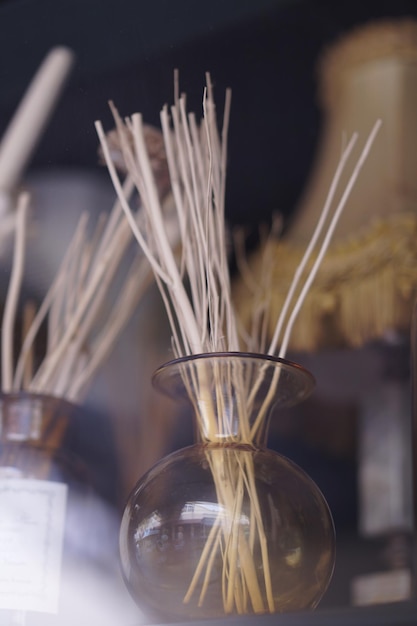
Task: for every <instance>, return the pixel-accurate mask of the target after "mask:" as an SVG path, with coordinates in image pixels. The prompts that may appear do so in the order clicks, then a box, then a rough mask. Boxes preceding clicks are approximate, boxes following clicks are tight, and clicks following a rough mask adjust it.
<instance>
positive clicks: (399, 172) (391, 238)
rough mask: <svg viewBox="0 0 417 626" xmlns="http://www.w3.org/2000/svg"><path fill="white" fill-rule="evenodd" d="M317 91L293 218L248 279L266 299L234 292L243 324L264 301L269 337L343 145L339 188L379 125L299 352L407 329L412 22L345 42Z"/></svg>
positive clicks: (416, 83) (299, 330)
mask: <svg viewBox="0 0 417 626" xmlns="http://www.w3.org/2000/svg"><path fill="white" fill-rule="evenodd" d="M319 93H320V101H321V105H322V107H323V127H322V133H321V138H320V141H319V148H318V153H317V155H316V159H315V162H314V164H313V169H312V172H311V175H310V179H309V181H308V182H307V185H306V188H305V191H304V193H303V194H302V197H301V201H300V204H299V206H298V207H296V211H295V214H294V215H295V216H294V219H293V220H292V223H291V224H290V225H289V227H288V229H287V230H286V232H285V234H284V235H282V237H280V238H279V239H276V240H273V241H272V242H271V241H270V242H269V243H268V244H265V245H268V246H270V248H269V255H270V256H269V257H268V258H269V264H268V270H267V271H265V263H264V261H263V259H264V258H265V250H263V249H259V250H258V251H257V252H256V254H255V255H254V256H253V258H252V259H251V260H250V264H251V268H252V272H253V275H252V276H253V278H254V279H255V280H254V281H252V282H253V284H257V285H258V286H259V285H260V284H262V285H263V293H261V292H260V291H259V289H258V290H255V291H254V290H252V291H251V290H250V289H248V288H247V285H246V284H243V281H242V282H240V283H237V284H236V286H235V298H236V306H237V309H238V310H239V312H240V314H241V316H242V320H243V322H244V323H245V324H246V325H248V324H249V320H250V319H251V316H252V310H253V309H252V307H253V303H254V301H255V300H256V299H259V298H261V299H262V298H264V297H265V298H266V297H268V299H269V303H268V315H269V319H270V320H271V328H270V331H271V333H272V331H273V326H274V324H275V323H276V320H277V318H278V315H279V313H280V311H281V308H282V305H283V301H284V298H285V295H286V293H287V290H288V287H289V284H290V281H291V279H292V277H293V275H294V272H295V270H296V267H297V265H298V263H299V261H300V259H301V257H302V255H303V254H304V251H305V249H306V246H307V244H308V241H309V239H310V237H311V235H312V233H313V230H314V228H315V225H316V223H317V221H318V219H319V215H320V213H321V210H322V207H323V205H324V202H325V199H326V196H327V193H328V190H329V187H330V183H331V180H332V177H333V175H334V172H335V169H336V167H337V164H338V161H339V158H340V155H341V151H342V147H343V142H344V141H346V138H348V137H350V136H351V135H352V133H353V132H355V131H357V132H358V133H359V141H358V142H357V147H355V149H354V152H353V153H352V155H351V160H350V163H351V166H350V167H348V172H347V174H346V176H345V177H344V178H342V181H341V184H340V189H341V190H343V189H344V186H345V183H346V182H347V179H348V176H349V175H350V173H351V171H352V168H353V166H354V164H355V163H356V161H357V158H358V156H359V152H360V150H361V149H362V147H363V144H364V142H365V140H366V138H367V136H368V135H369V132H370V130H371V128H372V127H373V125H374V124H375V122H376V120H377V119H378V118H380V119H381V120H382V127H381V129H380V131H379V133H378V135H377V138H376V140H375V143H374V144H373V147H372V149H371V152H370V155H369V157H368V159H367V161H366V163H365V165H364V167H363V169H362V170H361V172H360V175H359V178H358V180H357V182H356V185H355V187H354V189H353V192H352V193H351V195H350V197H349V200H348V203H347V205H346V208H345V210H344V213H343V215H342V218H341V220H340V222H339V224H338V226H337V229H336V232H335V234H334V237H333V239H332V244H331V246H330V248H329V250H328V252H327V254H326V256H325V259H324V261H323V263H322V265H321V267H320V270H319V272H318V275H317V277H316V279H315V281H314V283H313V286H312V288H311V290H310V292H309V294H308V296H307V299H306V301H305V304H304V306H303V308H302V311H301V313H300V315H299V317H298V319H297V323H296V326H295V327H294V331H293V333H292V340H291V345H290V349H292V350H303V351H304V350H308V351H310V350H311V351H312V350H315V349H319V348H324V347H345V346H350V347H359V346H362V345H363V344H364V343H365V342H368V341H370V340H375V339H380V338H383V337H385V336H386V335H387V334H390V333H392V332H393V331H394V332H398V331H399V332H401V331H402V330H406V329H407V330H408V328H409V325H410V319H411V308H412V302H413V299H414V295H415V292H416V286H417V243H416V242H417V175H416V173H417V113H416V112H417V21H413V20H409V19H407V20H400V21H385V20H384V21H380V22H371V23H369V24H366V25H365V26H361V27H359V28H358V29H356V30H354V31H352V32H350V33H348V34H347V35H345V36H344V37H342V38H341V39H340V40H339V41H337V42H336V43H335V44H333V45H332V46H331V47H330V48H329V49H328V50H327V51H325V52H324V54H323V55H322V58H321V61H320V64H319ZM300 149H301V147H300ZM340 193H341V192H340ZM336 202H337V198H336ZM336 202H335V204H336ZM313 261H314V259H313V260H312V262H313ZM246 282H247V281H246ZM266 294H267V295H266Z"/></svg>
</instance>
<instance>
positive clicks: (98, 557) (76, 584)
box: [0, 393, 117, 626]
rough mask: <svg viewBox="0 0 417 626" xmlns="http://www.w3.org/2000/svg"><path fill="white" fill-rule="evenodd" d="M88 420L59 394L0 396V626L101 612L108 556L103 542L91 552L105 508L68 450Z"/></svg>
mask: <svg viewBox="0 0 417 626" xmlns="http://www.w3.org/2000/svg"><path fill="white" fill-rule="evenodd" d="M87 418H88V415H85V411H83V409H82V408H81V407H79V406H76V405H72V404H71V403H69V402H66V401H65V400H63V399H60V398H55V397H49V396H42V395H33V394H29V393H18V394H3V395H0V425H1V432H0V624H1V625H4V624H7V625H9V624H25V625H27V626H38V625H39V626H40V625H42V626H48V625H50V626H58V624H59V626H63V625H66V624H68V625H69V624H73V623H74V619H78V620H80V619H81V620H83V619H86V618H87V616H89V617H90V618H91V619H94V618H99V617H100V616H102V611H101V609H100V603H99V602H98V601H97V598H96V597H95V596H96V595H98V593H99V590H100V589H101V587H100V585H101V584H102V579H100V575H101V574H103V572H105V569H106V561H109V557H110V558H113V562H114V555H113V554H111V547H110V541H107V542H106V543H104V542H103V545H101V546H99V549H98V551H97V542H98V541H100V539H103V537H106V533H107V534H108V530H109V519H108V517H107V514H108V509H107V508H106V507H104V506H101V504H100V500H98V499H97V498H96V497H95V493H94V489H93V486H92V480H91V475H90V468H89V467H88V463H86V462H85V461H84V460H82V459H80V458H79V457H78V456H77V455H76V454H75V453H74V450H77V447H79V445H78V439H79V432H80V426H81V420H82V419H84V420H85V419H87ZM111 524H112V522H111V523H110V527H111ZM106 526H107V528H106ZM116 528H117V526H116V524H114V527H113V531H114V533H115V538H116V537H117V530H116ZM110 532H112V531H110ZM115 545H117V541H115ZM100 568H101V570H100ZM103 577H104V574H103V576H102V578H103ZM106 591H107V590H106ZM103 595H104V597H105V596H106V593H104V594H103ZM114 595H116V592H115V594H114ZM105 604H106V603H105V602H103V605H104V606H105ZM101 623H107V622H106V621H105V620H104V621H102V622H101Z"/></svg>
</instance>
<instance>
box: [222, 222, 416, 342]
mask: <svg viewBox="0 0 417 626" xmlns="http://www.w3.org/2000/svg"><path fill="white" fill-rule="evenodd" d="M416 240H417V215H415V214H412V213H406V214H399V215H395V216H393V217H392V218H389V219H385V220H378V221H374V222H373V223H372V225H370V226H369V228H368V229H366V230H364V231H363V232H362V233H361V234H360V235H356V236H355V237H350V238H349V239H346V240H345V241H343V242H340V243H338V244H337V245H336V244H335V245H333V246H331V247H330V248H329V250H328V251H327V254H326V257H325V258H324V259H323V262H322V265H321V267H320V272H319V273H318V275H317V277H316V279H315V282H314V283H313V285H312V286H311V288H310V290H309V293H308V295H307V297H306V299H305V302H304V305H303V308H302V310H301V311H300V314H299V316H298V318H297V320H296V322H295V325H294V329H293V333H292V335H291V339H290V344H289V348H290V350H294V351H313V350H317V349H320V348H326V347H329V346H332V347H335V346H349V347H360V346H362V345H363V344H364V343H365V342H366V341H369V340H376V339H379V338H381V337H383V336H384V335H385V334H386V333H387V332H389V331H391V330H394V329H395V330H396V331H402V330H403V331H407V330H408V328H409V326H410V318H411V307H412V302H413V300H414V297H415V295H416V291H417V246H416ZM265 247H268V248H269V249H268V258H269V259H270V262H271V267H270V268H269V272H268V273H265V271H261V265H262V263H263V260H262V259H263V258H264V255H265V249H264V250H263V251H261V252H259V251H258V252H257V253H256V255H253V257H252V258H251V259H250V260H249V265H248V271H250V272H251V274H252V276H253V278H255V277H257V284H258V288H257V291H256V293H255V292H254V290H253V288H252V289H251V288H250V287H249V281H245V282H243V281H240V282H238V283H236V284H235V285H234V301H235V306H236V309H237V311H238V312H239V316H240V319H241V322H242V324H243V326H245V327H249V325H250V323H251V322H252V316H253V302H254V301H258V302H259V303H261V302H265V303H267V302H268V305H267V306H265V308H267V309H268V320H269V323H268V328H269V333H270V334H272V333H273V331H274V320H276V318H277V315H278V314H279V312H280V311H281V309H282V306H283V302H284V299H285V296H286V293H287V291H288V286H289V284H290V282H291V279H292V276H293V274H294V270H295V268H296V267H297V265H298V263H299V261H300V258H301V256H302V254H303V250H304V249H303V248H302V247H301V246H299V247H296V246H294V245H293V244H291V245H290V244H289V243H288V242H287V241H285V240H282V241H279V240H278V241H277V240H276V239H275V240H270V241H268V242H267V243H266V244H264V248H265ZM313 262H314V258H313V259H312V260H311V261H310V264H309V266H308V267H307V268H306V270H305V271H306V272H307V273H308V271H309V268H310V267H311V264H312V263H313ZM262 276H267V279H266V280H265V281H264V283H263V284H262V282H261V284H259V278H261V277H262ZM250 284H251V285H252V286H253V285H254V284H256V281H254V280H252V281H250Z"/></svg>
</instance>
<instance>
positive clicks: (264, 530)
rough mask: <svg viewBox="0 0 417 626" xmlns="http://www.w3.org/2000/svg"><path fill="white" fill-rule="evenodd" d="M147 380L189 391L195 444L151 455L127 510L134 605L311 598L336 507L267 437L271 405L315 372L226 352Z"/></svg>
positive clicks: (198, 614) (291, 398)
mask: <svg viewBox="0 0 417 626" xmlns="http://www.w3.org/2000/svg"><path fill="white" fill-rule="evenodd" d="M155 383H156V385H157V387H159V388H161V389H163V390H166V391H167V392H168V393H169V394H171V395H174V396H177V395H178V394H180V395H181V394H184V393H185V395H186V396H187V397H188V398H189V399H190V400H191V402H192V404H193V406H194V411H195V413H196V422H197V428H196V432H197V442H196V444H195V445H192V446H190V447H187V448H185V449H182V450H179V451H177V452H174V453H173V454H171V455H169V456H168V457H166V458H164V459H162V460H161V461H160V462H159V463H158V464H157V465H155V466H154V467H153V468H152V469H151V470H150V471H149V472H148V473H147V474H146V475H145V476H144V477H143V478H142V480H140V481H139V482H138V483H137V485H136V486H135V488H134V489H133V492H132V494H131V496H130V498H129V501H128V503H127V506H126V509H125V511H124V515H123V519H122V524H121V531H120V553H121V562H122V569H123V575H124V578H125V582H126V584H127V587H128V589H129V590H130V592H131V594H132V596H133V597H134V599H135V600H136V602H137V603H138V605H139V606H140V607H141V609H142V610H143V611H145V612H147V613H148V614H149V616H150V617H154V618H155V619H156V620H165V621H167V620H170V619H172V620H173V621H178V620H186V619H199V618H216V617H221V616H224V615H228V614H231V615H236V614H262V613H274V612H283V611H292V610H301V609H311V608H314V607H315V606H316V605H317V604H318V602H319V601H320V598H321V597H322V595H323V593H324V592H325V590H326V588H327V586H328V584H329V581H330V579H331V575H332V572H333V567H334V558H335V538H334V527H333V522H332V517H331V514H330V511H329V508H328V506H327V503H326V501H325V499H324V497H323V495H322V494H321V492H320V490H319V489H318V487H317V486H316V485H315V483H314V482H313V481H312V480H311V479H310V478H309V477H308V476H307V474H306V473H305V472H303V471H302V470H301V469H300V468H299V467H298V466H297V465H295V464H294V463H292V462H291V461H290V460H289V459H287V458H285V457H283V456H281V455H279V454H277V453H276V452H274V451H271V450H268V449H267V448H266V447H265V445H264V444H265V437H266V434H267V424H268V419H269V413H270V410H271V409H272V407H273V405H276V404H277V403H278V405H281V406H283V405H288V404H292V403H294V402H298V401H300V400H301V399H302V398H303V397H305V396H306V395H307V394H308V393H309V392H310V391H311V389H312V387H313V384H314V381H313V379H312V377H311V375H310V374H309V373H308V372H307V371H306V370H304V369H302V368H300V367H299V366H297V365H295V364H292V363H290V362H288V361H283V360H279V359H272V358H265V357H261V356H258V355H248V354H239V353H236V354H234V353H232V354H231V353H225V354H217V355H201V356H199V357H192V358H190V359H180V360H178V361H175V362H172V363H170V364H167V365H166V366H163V367H162V368H161V369H160V370H159V371H158V372H157V373H156V377H155ZM242 385H243V387H242Z"/></svg>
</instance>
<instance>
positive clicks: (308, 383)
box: [152, 351, 316, 397]
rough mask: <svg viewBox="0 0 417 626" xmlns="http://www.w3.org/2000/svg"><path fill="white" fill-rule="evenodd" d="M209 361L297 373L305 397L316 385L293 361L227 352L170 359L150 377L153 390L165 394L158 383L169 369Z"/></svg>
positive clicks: (269, 355) (164, 388)
mask: <svg viewBox="0 0 417 626" xmlns="http://www.w3.org/2000/svg"><path fill="white" fill-rule="evenodd" d="M211 359H224V360H225V361H226V360H227V359H231V360H233V359H238V360H242V361H245V360H252V361H259V362H260V363H261V362H263V363H265V362H269V363H270V364H271V366H277V367H282V368H283V369H284V370H286V371H293V372H297V374H299V375H300V377H302V378H303V379H304V382H305V394H304V395H305V397H307V396H308V395H309V394H310V393H311V391H312V390H313V389H314V387H315V384H316V379H315V377H314V376H313V374H312V373H311V372H310V371H309V370H308V369H306V368H305V367H304V366H303V365H300V364H299V363H296V362H295V361H291V360H289V359H286V358H283V357H278V356H274V355H272V354H262V353H259V352H245V351H228V352H226V351H225V352H201V353H195V354H189V355H185V356H181V357H178V358H175V359H171V360H170V361H167V362H165V363H163V364H162V365H160V366H159V367H158V368H157V369H156V370H155V371H154V373H153V375H152V384H153V386H154V388H156V389H157V390H158V391H162V392H164V393H167V389H166V387H165V386H164V384H163V383H161V382H160V379H161V375H162V374H163V373H164V372H166V371H167V370H169V369H170V368H171V367H175V366H177V365H181V364H182V363H184V364H186V363H191V362H195V361H199V360H201V361H202V360H208V361H209V360H211ZM168 395H171V394H168Z"/></svg>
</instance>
